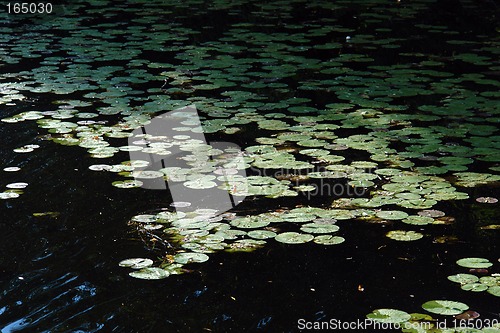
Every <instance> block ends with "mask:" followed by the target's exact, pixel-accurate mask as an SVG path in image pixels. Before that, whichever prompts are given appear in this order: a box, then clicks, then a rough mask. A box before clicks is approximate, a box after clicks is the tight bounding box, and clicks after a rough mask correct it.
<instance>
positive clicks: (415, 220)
mask: <svg viewBox="0 0 500 333" xmlns="http://www.w3.org/2000/svg"><path fill="white" fill-rule="evenodd" d="M403 222H404V223H406V224H413V225H426V224H431V223H433V222H434V219H433V218H432V217H428V216H420V215H410V216H408V217H407V218H405V219H403Z"/></svg>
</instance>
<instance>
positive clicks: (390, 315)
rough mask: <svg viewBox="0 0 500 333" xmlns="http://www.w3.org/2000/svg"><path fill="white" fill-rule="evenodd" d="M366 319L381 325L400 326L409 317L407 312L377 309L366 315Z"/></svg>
mask: <svg viewBox="0 0 500 333" xmlns="http://www.w3.org/2000/svg"><path fill="white" fill-rule="evenodd" d="M366 318H368V319H371V320H374V321H378V322H381V323H392V324H400V323H404V322H407V321H408V320H410V318H411V315H410V314H409V313H407V312H404V311H401V310H395V309H377V310H374V311H373V312H372V313H369V314H368V315H366Z"/></svg>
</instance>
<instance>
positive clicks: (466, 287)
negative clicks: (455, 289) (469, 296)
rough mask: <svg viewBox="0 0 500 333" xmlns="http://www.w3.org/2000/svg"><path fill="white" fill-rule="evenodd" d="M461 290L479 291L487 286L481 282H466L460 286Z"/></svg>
mask: <svg viewBox="0 0 500 333" xmlns="http://www.w3.org/2000/svg"><path fill="white" fill-rule="evenodd" d="M461 288H462V289H463V290H466V291H475V292H481V291H485V290H487V289H488V286H487V285H485V284H482V283H467V284H464V285H462V286H461Z"/></svg>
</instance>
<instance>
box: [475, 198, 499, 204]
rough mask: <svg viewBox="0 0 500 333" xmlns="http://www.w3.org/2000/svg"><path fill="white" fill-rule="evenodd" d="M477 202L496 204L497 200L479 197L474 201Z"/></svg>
mask: <svg viewBox="0 0 500 333" xmlns="http://www.w3.org/2000/svg"><path fill="white" fill-rule="evenodd" d="M476 201H477V202H480V203H490V204H492V203H497V202H498V199H497V198H493V197H479V198H477V199H476Z"/></svg>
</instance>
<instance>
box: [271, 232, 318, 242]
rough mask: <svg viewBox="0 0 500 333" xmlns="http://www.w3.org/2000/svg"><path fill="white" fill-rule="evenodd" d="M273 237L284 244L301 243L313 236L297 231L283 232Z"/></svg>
mask: <svg viewBox="0 0 500 333" xmlns="http://www.w3.org/2000/svg"><path fill="white" fill-rule="evenodd" d="M274 239H276V240H277V241H278V242H281V243H285V244H303V243H307V242H310V241H312V240H313V239H314V236H313V235H309V234H300V233H298V232H283V233H281V234H278V235H277V236H276V237H275V238H274Z"/></svg>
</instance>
